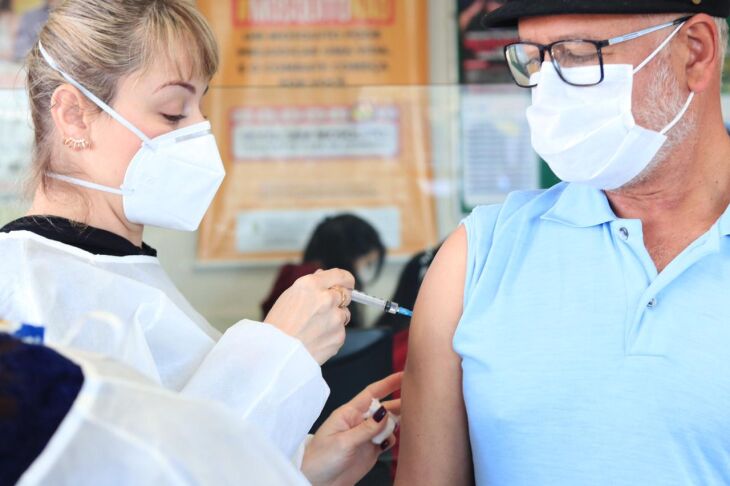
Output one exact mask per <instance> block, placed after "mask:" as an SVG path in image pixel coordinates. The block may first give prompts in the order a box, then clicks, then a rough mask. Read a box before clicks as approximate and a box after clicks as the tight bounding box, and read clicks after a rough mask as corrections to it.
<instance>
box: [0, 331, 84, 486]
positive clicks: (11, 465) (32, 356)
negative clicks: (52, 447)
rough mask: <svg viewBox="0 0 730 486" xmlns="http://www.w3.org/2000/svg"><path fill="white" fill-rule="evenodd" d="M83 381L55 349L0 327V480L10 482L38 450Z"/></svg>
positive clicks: (18, 476) (69, 404)
mask: <svg viewBox="0 0 730 486" xmlns="http://www.w3.org/2000/svg"><path fill="white" fill-rule="evenodd" d="M83 383H84V375H83V373H82V371H81V368H79V367H78V366H77V365H76V364H74V363H72V362H71V361H69V360H68V359H66V358H64V357H63V356H61V355H60V354H58V353H56V352H55V351H53V350H51V349H49V348H46V347H44V346H37V345H30V344H25V343H23V342H22V341H19V340H17V339H15V338H13V337H11V336H10V335H8V334H2V333H0V485H5V484H15V483H16V482H17V481H18V480H19V479H20V477H21V476H22V474H23V473H24V472H25V471H26V470H27V469H28V468H29V467H30V465H31V464H33V462H34V461H35V460H36V459H37V458H38V456H40V454H41V453H42V452H43V449H45V447H46V445H47V444H48V442H49V441H50V440H51V437H53V434H54V433H55V432H56V430H57V429H58V427H59V425H60V424H61V422H62V421H63V419H64V417H65V416H66V414H67V413H68V411H69V410H70V409H71V406H72V405H73V403H74V401H75V400H76V397H77V396H78V394H79V391H80V390H81V386H82V385H83Z"/></svg>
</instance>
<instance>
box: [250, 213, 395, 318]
mask: <svg viewBox="0 0 730 486" xmlns="http://www.w3.org/2000/svg"><path fill="white" fill-rule="evenodd" d="M372 251H375V252H377V255H378V266H377V272H376V274H375V278H377V277H378V276H379V275H380V272H381V270H382V269H383V262H384V260H385V245H384V244H383V242H382V241H381V239H380V235H379V234H378V231H377V230H376V229H375V228H373V226H372V225H371V224H370V223H368V222H367V221H365V220H364V219H362V218H360V217H358V216H355V215H353V214H340V215H337V216H332V217H328V218H326V219H324V220H323V221H322V222H320V223H319V224H318V225H317V227H316V228H315V229H314V231H313V232H312V236H311V237H310V238H309V242H308V243H307V246H306V248H305V249H304V254H303V256H302V262H301V263H299V264H291V263H290V264H287V265H284V266H283V267H282V268H281V269H280V271H279V274H278V275H277V277H276V280H275V281H274V284H273V285H272V289H271V291H270V292H269V295H268V296H267V297H266V299H264V301H263V302H262V303H261V310H262V314H263V316H264V317H266V315H267V314H268V313H269V311H270V310H271V308H272V307H273V305H274V303H275V302H276V300H277V299H278V298H279V296H281V294H282V293H284V291H285V290H286V289H288V288H289V287H291V286H292V285H293V284H294V282H295V281H296V280H297V279H298V278H300V277H303V276H305V275H309V274H311V273H314V272H315V271H316V270H318V269H322V270H329V269H332V268H341V269H342V270H347V271H348V272H350V273H352V274H353V276H354V277H355V288H356V289H358V290H362V288H363V282H361V281H360V278H359V276H358V274H357V271H356V269H355V262H356V261H357V260H358V258H361V257H364V256H366V255H367V254H369V253H371V252H372ZM350 312H351V314H352V317H351V320H350V323H349V327H361V326H362V325H363V324H364V323H363V322H362V315H361V313H360V309H359V308H358V307H356V306H350Z"/></svg>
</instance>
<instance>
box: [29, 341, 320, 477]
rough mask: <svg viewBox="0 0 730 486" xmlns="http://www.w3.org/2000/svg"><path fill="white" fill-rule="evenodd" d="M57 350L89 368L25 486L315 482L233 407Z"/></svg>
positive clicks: (110, 363)
mask: <svg viewBox="0 0 730 486" xmlns="http://www.w3.org/2000/svg"><path fill="white" fill-rule="evenodd" d="M57 351H58V352H59V353H61V354H62V355H64V356H65V357H66V358H68V359H70V360H71V361H73V362H74V363H76V364H77V365H79V366H80V367H81V369H82V371H83V374H84V384H83V386H82V387H81V390H80V391H79V394H78V396H77V397H76V400H75V401H74V403H73V405H72V406H71V409H70V410H69V412H68V414H67V415H66V417H65V418H64V419H63V421H62V422H61V424H60V425H59V427H58V429H57V430H56V432H55V433H54V435H53V436H52V437H51V440H50V441H49V443H48V445H47V446H46V447H45V448H44V449H43V452H42V453H41V455H40V456H38V457H37V458H36V460H35V461H34V462H33V463H32V464H31V466H30V467H29V468H28V470H26V471H25V473H24V474H23V476H21V478H20V481H18V486H36V485H39V486H40V485H46V484H53V485H57V486H66V485H68V486H86V485H89V486H91V485H94V486H96V485H102V484H119V485H127V484H129V485H138V486H163V485H164V486H167V485H175V486H189V485H199V486H218V485H227V484H231V485H232V484H242V485H251V486H254V485H255V486H258V485H260V486H279V485H281V486H284V485H286V486H288V485H306V484H309V483H308V482H307V480H306V479H305V478H304V476H302V474H301V473H299V472H298V471H297V470H296V468H294V466H293V465H292V464H291V463H290V462H289V461H288V460H287V458H285V457H284V456H283V455H282V454H281V452H280V451H279V450H277V449H276V448H275V447H274V446H273V445H272V444H271V443H270V441H268V440H267V439H266V438H264V437H263V436H262V435H261V433H260V432H259V431H258V430H257V429H256V428H255V427H252V426H251V425H249V424H246V423H244V422H243V421H242V420H240V419H239V418H238V417H236V416H234V415H233V414H232V413H231V411H230V410H229V409H228V408H226V407H223V406H221V405H219V404H217V403H213V402H208V401H204V400H196V399H192V398H187V397H182V396H180V395H179V394H176V393H171V392H169V391H167V390H164V389H163V388H161V387H160V386H159V385H156V384H154V383H152V382H151V381H150V380H148V379H146V378H145V377H143V376H142V375H140V374H138V373H136V372H134V371H132V370H131V369H129V368H126V367H124V366H121V365H120V364H118V363H116V362H114V361H112V360H110V359H108V358H100V357H98V356H92V355H87V354H84V353H77V352H73V351H69V350H64V349H57Z"/></svg>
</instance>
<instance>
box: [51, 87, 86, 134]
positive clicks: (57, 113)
mask: <svg viewBox="0 0 730 486" xmlns="http://www.w3.org/2000/svg"><path fill="white" fill-rule="evenodd" d="M90 105H91V103H90V102H89V100H87V99H86V97H85V96H84V95H83V94H81V92H80V91H79V90H78V89H76V88H75V87H74V86H72V85H70V84H62V85H61V86H59V87H58V88H56V91H54V92H53V96H52V97H51V116H52V117H53V121H54V123H55V124H56V129H57V130H58V132H59V133H60V134H61V136H62V137H63V138H66V137H73V138H76V139H82V138H87V136H88V133H89V123H90V121H91V118H90V116H91V113H92V109H91V106H90Z"/></svg>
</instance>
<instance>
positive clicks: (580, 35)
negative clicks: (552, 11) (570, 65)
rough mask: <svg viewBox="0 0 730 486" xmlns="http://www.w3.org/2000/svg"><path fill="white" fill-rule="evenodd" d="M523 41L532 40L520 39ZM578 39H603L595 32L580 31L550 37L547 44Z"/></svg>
mask: <svg viewBox="0 0 730 486" xmlns="http://www.w3.org/2000/svg"><path fill="white" fill-rule="evenodd" d="M520 40H521V41H522V42H532V41H531V40H529V39H520ZM576 40H588V41H599V40H603V39H596V35H595V34H588V33H585V32H579V33H577V34H571V35H569V36H564V35H563V36H558V37H548V41H547V42H546V44H552V43H553V42H558V41H576ZM536 44H539V42H536Z"/></svg>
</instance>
